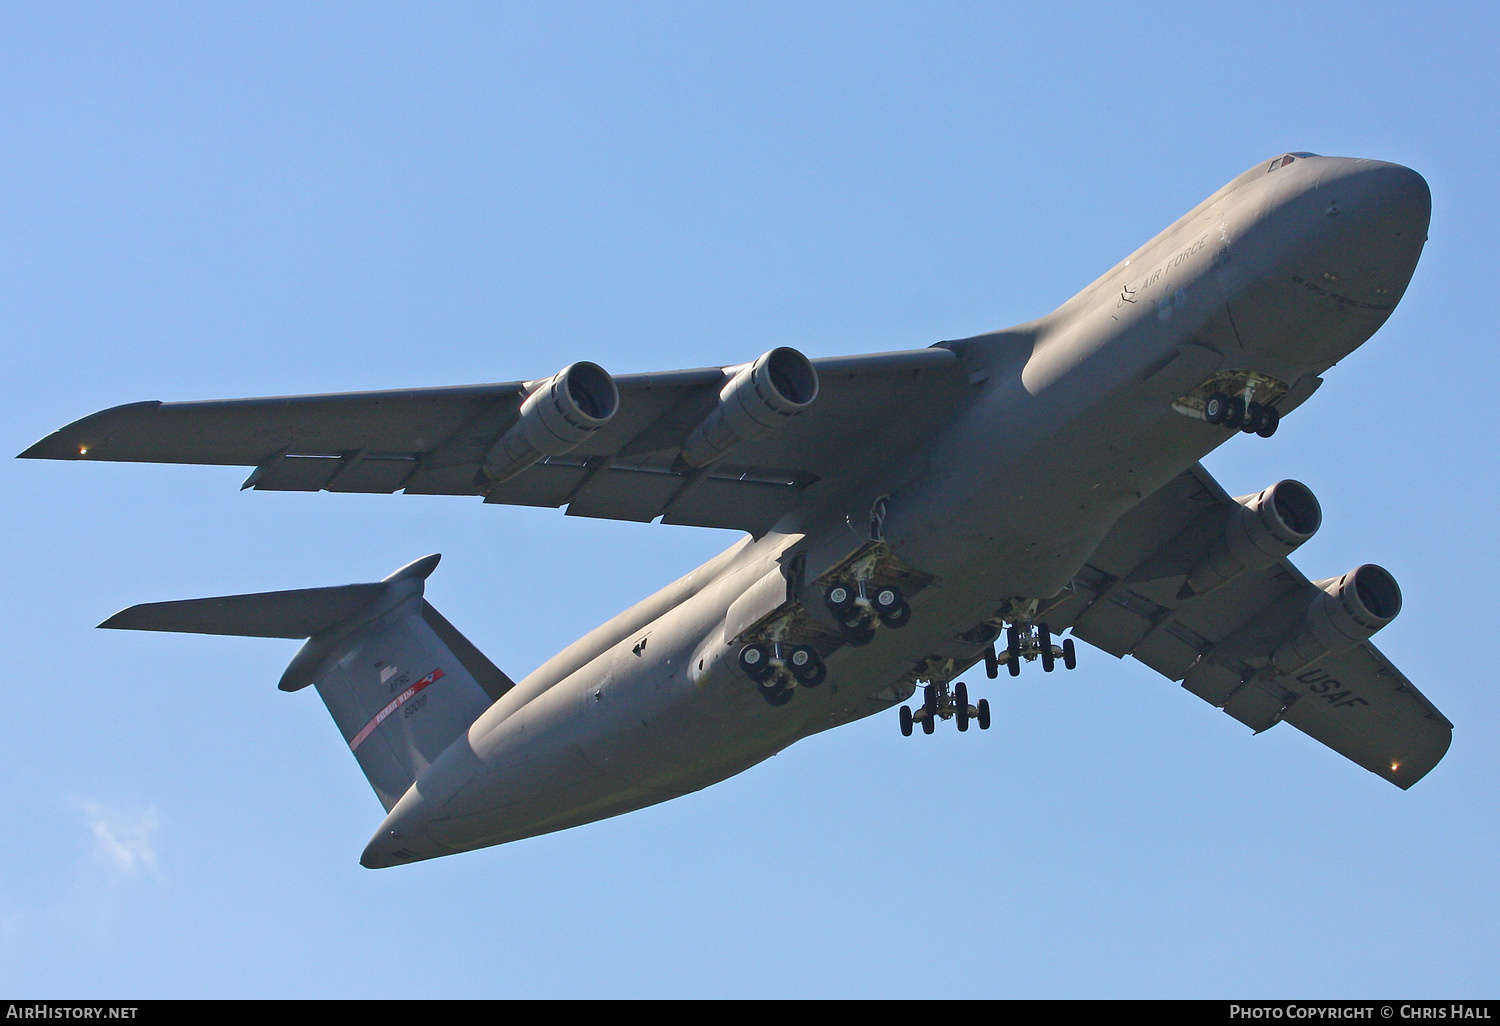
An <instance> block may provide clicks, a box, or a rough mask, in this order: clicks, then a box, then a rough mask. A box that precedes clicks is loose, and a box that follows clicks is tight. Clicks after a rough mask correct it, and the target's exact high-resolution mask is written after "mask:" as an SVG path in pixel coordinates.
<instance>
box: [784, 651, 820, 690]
mask: <svg viewBox="0 0 1500 1026" xmlns="http://www.w3.org/2000/svg"><path fill="white" fill-rule="evenodd" d="M802 656H806V658H805V659H803V661H802V662H801V663H799V662H798V659H799V658H800V657H802ZM792 673H793V674H795V675H796V677H797V681H798V683H800V684H801V685H802V686H803V687H808V688H815V687H817V686H818V685H819V684H821V683H823V681H824V680H826V679H827V677H828V666H827V664H825V663H824V662H823V660H821V659H819V658H818V653H816V652H814V651H813V650H812V649H810V648H808V647H807V646H805V645H798V646H797V647H796V648H794V649H792Z"/></svg>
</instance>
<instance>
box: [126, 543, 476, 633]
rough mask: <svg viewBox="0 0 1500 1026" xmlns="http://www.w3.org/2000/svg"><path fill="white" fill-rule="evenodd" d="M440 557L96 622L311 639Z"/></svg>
mask: <svg viewBox="0 0 1500 1026" xmlns="http://www.w3.org/2000/svg"><path fill="white" fill-rule="evenodd" d="M441 558H442V557H441V556H439V555H437V554H433V555H431V556H423V557H422V558H421V559H416V560H413V561H412V562H410V563H408V564H406V565H405V566H403V567H402V568H401V569H399V570H397V571H396V572H395V573H393V574H391V575H390V576H389V577H387V578H385V580H383V581H380V582H379V583H377V584H345V585H340V586H338V587H333V588H300V589H297V590H295V591H262V592H257V593H255V594H251V595H220V596H216V597H214V598H202V599H179V600H177V601H174V602H143V603H141V604H140V605H138V606H131V607H130V608H129V609H122V610H121V611H120V612H118V613H116V614H115V615H114V616H111V617H110V618H109V619H108V620H105V621H104V622H103V623H101V624H100V625H99V626H100V627H109V628H111V629H114V630H125V631H171V632H173V633H176V634H228V635H233V636H234V637H239V638H311V637H313V636H314V635H317V634H323V633H325V632H327V631H331V630H333V629H334V628H335V627H339V626H342V625H345V624H348V623H350V622H352V621H354V620H358V619H360V618H361V617H363V616H364V615H365V614H367V613H369V612H370V611H371V610H372V609H374V607H375V605H376V604H377V603H379V602H380V601H381V600H382V599H384V598H386V597H387V596H388V595H389V593H390V585H392V584H394V583H396V582H398V581H404V580H409V579H412V578H416V579H418V580H424V581H425V580H426V579H427V578H428V577H429V576H430V575H431V574H432V572H433V571H434V570H436V569H437V565H438V560H439V559H441ZM434 612H435V611H434ZM449 629H450V630H451V629H452V628H449Z"/></svg>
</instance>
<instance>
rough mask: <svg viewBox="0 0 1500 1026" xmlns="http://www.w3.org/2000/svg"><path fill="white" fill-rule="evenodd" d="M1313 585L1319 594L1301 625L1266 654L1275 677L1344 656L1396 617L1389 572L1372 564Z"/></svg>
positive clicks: (1397, 592)
mask: <svg viewBox="0 0 1500 1026" xmlns="http://www.w3.org/2000/svg"><path fill="white" fill-rule="evenodd" d="M1315 583H1316V585H1317V586H1318V587H1319V588H1322V589H1323V590H1322V591H1321V592H1319V593H1318V596H1317V597H1316V598H1314V599H1313V600H1312V603H1311V604H1310V605H1309V606H1308V607H1307V615H1306V616H1305V617H1304V618H1303V620H1302V623H1301V624H1300V625H1299V626H1298V627H1297V628H1296V630H1295V631H1293V633H1292V635H1291V636H1290V637H1289V638H1288V639H1287V640H1286V641H1284V642H1282V643H1281V644H1280V645H1278V646H1277V647H1276V651H1275V652H1273V653H1272V654H1271V665H1272V666H1273V667H1274V668H1275V669H1276V671H1277V672H1278V673H1294V672H1295V671H1297V670H1300V669H1301V668H1302V667H1304V666H1306V665H1307V664H1308V663H1312V662H1316V661H1317V660H1319V659H1322V658H1323V657H1324V656H1329V655H1335V654H1337V653H1339V652H1344V651H1347V650H1349V649H1351V648H1353V647H1354V646H1355V645H1358V644H1359V643H1360V642H1362V641H1365V640H1366V639H1368V638H1369V637H1370V635H1372V634H1374V633H1375V632H1376V631H1378V630H1380V628H1382V627H1384V626H1385V625H1386V624H1388V623H1390V622H1391V621H1392V620H1394V619H1395V618H1396V614H1397V613H1399V612H1401V588H1400V587H1399V586H1398V585H1397V584H1396V579H1395V578H1394V577H1392V576H1391V574H1390V571H1388V570H1386V569H1385V568H1383V567H1378V566H1376V565H1375V564H1374V563H1366V564H1365V565H1364V566H1357V567H1355V568H1354V569H1353V570H1350V571H1349V572H1348V573H1347V574H1345V575H1344V576H1342V577H1330V578H1329V579H1328V580H1326V581H1317V582H1315Z"/></svg>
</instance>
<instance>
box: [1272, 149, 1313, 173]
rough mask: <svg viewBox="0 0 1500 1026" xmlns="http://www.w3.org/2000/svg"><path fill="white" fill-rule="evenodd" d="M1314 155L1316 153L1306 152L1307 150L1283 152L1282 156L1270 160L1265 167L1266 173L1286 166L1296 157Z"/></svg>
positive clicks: (1294, 160)
mask: <svg viewBox="0 0 1500 1026" xmlns="http://www.w3.org/2000/svg"><path fill="white" fill-rule="evenodd" d="M1316 156H1317V154H1316V153H1307V152H1301V153H1288V154H1285V155H1284V156H1280V157H1277V158H1276V159H1275V160H1273V161H1271V166H1270V167H1268V168H1266V173H1267V174H1270V173H1271V172H1272V171H1275V170H1276V169H1277V168H1278V167H1286V166H1287V165H1288V164H1292V163H1295V162H1296V160H1297V158H1298V157H1316Z"/></svg>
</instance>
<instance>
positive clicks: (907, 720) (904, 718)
mask: <svg viewBox="0 0 1500 1026" xmlns="http://www.w3.org/2000/svg"><path fill="white" fill-rule="evenodd" d="M911 727H912V722H911V710H910V709H909V708H907V707H906V706H904V705H903V706H902V707H901V736H902V737H911Z"/></svg>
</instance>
